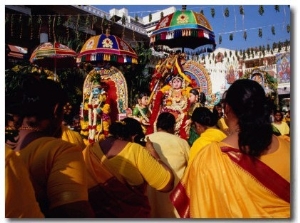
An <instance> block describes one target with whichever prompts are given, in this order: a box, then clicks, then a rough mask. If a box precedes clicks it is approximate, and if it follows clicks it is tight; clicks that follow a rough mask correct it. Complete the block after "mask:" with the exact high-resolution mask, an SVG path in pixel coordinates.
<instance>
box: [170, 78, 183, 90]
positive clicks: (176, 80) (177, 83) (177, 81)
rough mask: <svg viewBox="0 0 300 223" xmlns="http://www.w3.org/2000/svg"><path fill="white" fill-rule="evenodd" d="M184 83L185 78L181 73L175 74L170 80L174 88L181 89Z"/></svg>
mask: <svg viewBox="0 0 300 223" xmlns="http://www.w3.org/2000/svg"><path fill="white" fill-rule="evenodd" d="M182 83H183V78H182V77H181V76H180V75H175V76H173V77H172V79H171V81H170V85H171V86H172V87H173V88H174V89H180V88H182Z"/></svg>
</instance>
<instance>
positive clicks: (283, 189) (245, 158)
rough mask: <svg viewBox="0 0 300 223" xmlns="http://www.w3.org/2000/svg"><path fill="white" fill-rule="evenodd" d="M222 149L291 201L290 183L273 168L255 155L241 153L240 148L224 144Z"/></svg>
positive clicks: (283, 197)
mask: <svg viewBox="0 0 300 223" xmlns="http://www.w3.org/2000/svg"><path fill="white" fill-rule="evenodd" d="M221 151H222V152H223V153H226V154H227V155H228V157H229V158H230V159H231V160H232V161H233V162H234V163H235V164H237V165H238V166H239V167H241V168H242V169H244V170H245V171H247V172H248V173H249V174H251V175H252V176H253V177H254V178H255V179H257V180H258V181H259V182H260V183H261V184H262V185H264V186H265V187H266V188H268V189H269V190H270V191H272V192H273V193H274V194H276V195H277V196H278V197H280V198H281V199H283V200H284V201H286V202H288V203H290V183H289V182H288V181H287V180H285V179H284V178H283V177H282V176H280V175H279V174H278V173H277V172H275V171H274V170H273V169H272V168H270V167H269V166H268V165H266V164H265V163H263V162H262V161H260V160H259V159H257V158H255V157H251V156H249V155H246V154H243V153H241V151H240V150H239V149H235V148H232V147H228V146H222V147H221ZM266 176H268V177H266Z"/></svg>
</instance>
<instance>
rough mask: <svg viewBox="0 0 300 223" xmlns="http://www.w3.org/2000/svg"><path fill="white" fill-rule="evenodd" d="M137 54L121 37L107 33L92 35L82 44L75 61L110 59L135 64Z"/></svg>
mask: <svg viewBox="0 0 300 223" xmlns="http://www.w3.org/2000/svg"><path fill="white" fill-rule="evenodd" d="M137 58H138V56H137V54H136V52H135V51H134V50H133V49H132V48H131V47H130V46H129V44H128V43H126V42H125V41H124V40H122V39H121V38H119V37H117V36H115V35H110V34H108V33H106V34H101V35H97V36H92V37H91V38H89V39H88V40H87V41H86V42H85V44H84V45H83V47H82V49H81V51H80V53H79V55H78V57H77V63H80V62H93V61H111V62H117V63H132V64H137V63H138V62H137Z"/></svg>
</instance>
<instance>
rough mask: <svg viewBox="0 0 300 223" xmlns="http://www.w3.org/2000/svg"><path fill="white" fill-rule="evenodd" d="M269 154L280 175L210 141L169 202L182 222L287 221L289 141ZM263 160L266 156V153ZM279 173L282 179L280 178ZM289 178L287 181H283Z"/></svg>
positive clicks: (251, 159) (237, 151) (222, 144)
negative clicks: (278, 164)
mask: <svg viewBox="0 0 300 223" xmlns="http://www.w3.org/2000/svg"><path fill="white" fill-rule="evenodd" d="M278 140H279V142H280V146H279V149H278V151H275V152H274V154H270V155H271V156H276V158H275V159H276V162H277V161H279V162H280V160H281V165H283V166H284V167H285V169H284V171H281V172H280V173H281V175H280V174H278V173H277V172H275V171H274V170H273V169H272V168H270V167H269V166H268V165H266V164H265V163H264V162H262V161H261V160H260V159H256V158H251V157H249V156H248V155H245V154H242V153H241V152H240V151H239V150H238V149H234V148H230V147H229V146H228V145H227V144H225V143H223V142H221V143H212V144H210V145H208V146H206V147H204V148H203V149H202V150H201V151H200V152H199V153H198V155H197V156H196V157H195V159H194V161H193V162H192V164H191V166H189V167H188V169H186V172H185V174H184V176H183V178H182V180H181V182H180V183H179V184H178V185H177V186H176V188H175V189H174V191H173V192H172V193H171V195H170V199H171V201H172V203H173V205H174V206H175V208H176V210H177V211H178V213H179V215H180V216H181V217H182V218H289V217H290V183H289V179H288V180H287V179H286V178H289V174H290V173H289V154H290V148H289V143H287V142H286V141H285V140H283V139H280V138H278ZM266 156H268V155H266ZM282 172H285V173H284V176H282ZM286 176H288V177H286Z"/></svg>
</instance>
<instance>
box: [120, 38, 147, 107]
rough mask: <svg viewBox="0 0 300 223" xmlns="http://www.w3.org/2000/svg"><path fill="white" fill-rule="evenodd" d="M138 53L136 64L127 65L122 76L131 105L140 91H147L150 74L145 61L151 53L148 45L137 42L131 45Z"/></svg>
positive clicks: (129, 104) (130, 105)
mask: <svg viewBox="0 0 300 223" xmlns="http://www.w3.org/2000/svg"><path fill="white" fill-rule="evenodd" d="M133 48H134V50H135V52H136V53H137V55H138V64H134V65H127V66H126V67H125V69H124V77H125V79H126V82H127V87H128V106H129V107H133V106H134V105H135V101H134V97H135V95H136V94H138V93H140V92H147V93H149V94H150V92H149V83H150V80H151V76H152V74H151V73H149V70H147V67H146V65H147V63H149V61H150V57H151V55H152V52H151V50H150V49H149V47H147V46H145V45H144V43H140V42H139V43H137V45H136V46H135V47H133Z"/></svg>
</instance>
